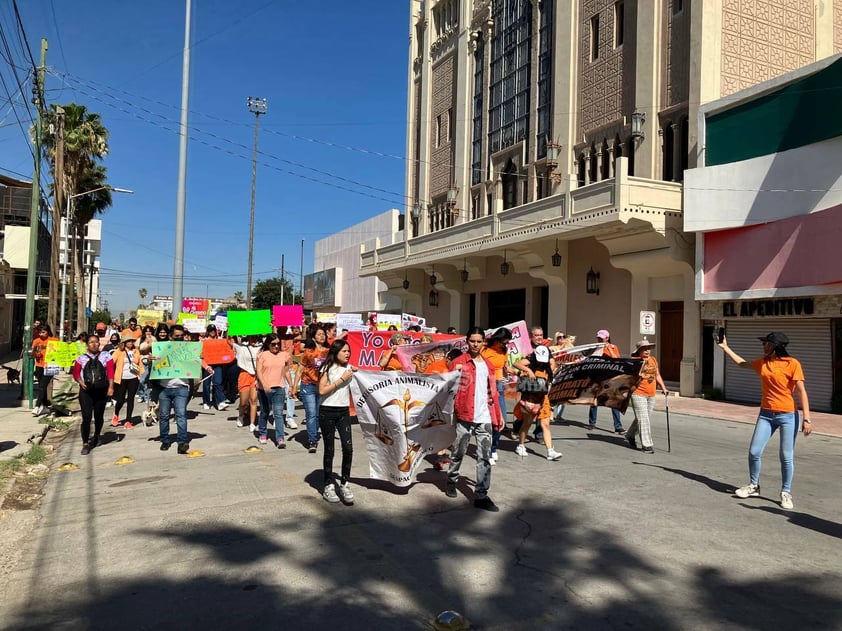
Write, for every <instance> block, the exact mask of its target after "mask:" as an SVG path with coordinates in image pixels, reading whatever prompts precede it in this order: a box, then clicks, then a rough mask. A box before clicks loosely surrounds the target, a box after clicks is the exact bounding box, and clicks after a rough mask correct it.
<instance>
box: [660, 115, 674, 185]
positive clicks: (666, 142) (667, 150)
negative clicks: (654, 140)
mask: <svg viewBox="0 0 842 631" xmlns="http://www.w3.org/2000/svg"><path fill="white" fill-rule="evenodd" d="M663 147H664V149H663V151H662V154H663V172H664V176H663V179H664V180H665V181H667V182H672V181H673V180H674V179H675V174H674V173H673V168H672V165H673V156H674V147H675V132H674V131H673V128H672V123H671V122H667V123H666V124H665V125H664V135H663Z"/></svg>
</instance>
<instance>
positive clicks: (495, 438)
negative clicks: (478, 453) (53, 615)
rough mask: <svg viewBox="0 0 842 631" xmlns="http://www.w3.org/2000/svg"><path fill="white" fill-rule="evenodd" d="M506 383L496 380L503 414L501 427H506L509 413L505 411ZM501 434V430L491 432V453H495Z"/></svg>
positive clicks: (503, 380) (502, 380)
mask: <svg viewBox="0 0 842 631" xmlns="http://www.w3.org/2000/svg"><path fill="white" fill-rule="evenodd" d="M506 383H507V381H506V380H505V379H498V380H497V397H498V398H499V399H500V410H501V411H502V412H503V427H504V428H505V427H506V418H507V417H508V415H509V411H508V410H507V409H506ZM502 434H503V432H502V430H501V431H499V432H498V431H497V430H496V429H492V430H491V453H497V447H498V446H499V445H500V436H501V435H502Z"/></svg>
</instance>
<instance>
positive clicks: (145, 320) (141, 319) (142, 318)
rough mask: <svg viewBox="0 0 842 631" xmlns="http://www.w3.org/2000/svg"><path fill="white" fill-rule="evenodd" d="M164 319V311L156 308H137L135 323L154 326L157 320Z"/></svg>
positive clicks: (161, 320)
mask: <svg viewBox="0 0 842 631" xmlns="http://www.w3.org/2000/svg"><path fill="white" fill-rule="evenodd" d="M163 321H164V312H163V311H159V310H157V309H138V310H137V323H138V324H139V325H140V326H146V325H147V324H148V325H150V326H155V325H156V324H158V323H159V322H163Z"/></svg>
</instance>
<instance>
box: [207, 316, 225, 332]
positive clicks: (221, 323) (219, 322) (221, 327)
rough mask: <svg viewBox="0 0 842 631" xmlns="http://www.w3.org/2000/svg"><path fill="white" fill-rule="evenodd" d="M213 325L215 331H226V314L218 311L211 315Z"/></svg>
mask: <svg viewBox="0 0 842 631" xmlns="http://www.w3.org/2000/svg"><path fill="white" fill-rule="evenodd" d="M211 322H213V325H214V326H215V327H216V330H217V331H227V330H228V316H227V315H219V314H218V313H217V314H216V315H215V316H214V317H213V320H211Z"/></svg>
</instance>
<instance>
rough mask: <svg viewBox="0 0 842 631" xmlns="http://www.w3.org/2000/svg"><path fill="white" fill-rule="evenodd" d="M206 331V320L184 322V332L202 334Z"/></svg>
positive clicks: (193, 319) (187, 320) (198, 319)
mask: <svg viewBox="0 0 842 631" xmlns="http://www.w3.org/2000/svg"><path fill="white" fill-rule="evenodd" d="M206 329H207V320H205V319H204V318H187V319H186V320H185V321H184V330H185V331H190V332H191V333H204V332H205V330H206Z"/></svg>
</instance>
